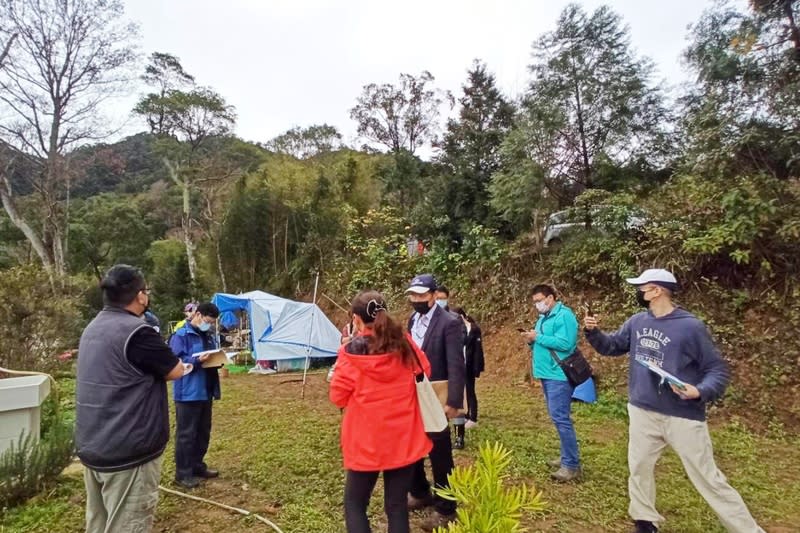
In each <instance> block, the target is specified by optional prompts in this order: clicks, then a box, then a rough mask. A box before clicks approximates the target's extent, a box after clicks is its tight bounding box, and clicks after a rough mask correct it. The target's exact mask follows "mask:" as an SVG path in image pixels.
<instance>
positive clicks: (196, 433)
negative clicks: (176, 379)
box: [175, 400, 212, 479]
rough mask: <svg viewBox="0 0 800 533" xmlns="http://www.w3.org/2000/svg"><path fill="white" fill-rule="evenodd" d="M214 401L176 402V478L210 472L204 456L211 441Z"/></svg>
mask: <svg viewBox="0 0 800 533" xmlns="http://www.w3.org/2000/svg"><path fill="white" fill-rule="evenodd" d="M211 403H212V400H203V401H196V402H175V478H176V479H186V478H190V477H192V476H195V475H199V474H202V473H203V472H205V471H206V468H207V467H206V464H205V463H204V462H203V458H204V457H205V456H206V452H207V451H208V443H209V441H210V440H211Z"/></svg>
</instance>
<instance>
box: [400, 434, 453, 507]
mask: <svg viewBox="0 0 800 533" xmlns="http://www.w3.org/2000/svg"><path fill="white" fill-rule="evenodd" d="M428 437H430V438H431V440H432V441H433V449H432V450H431V453H430V455H429V456H428V457H429V458H430V460H431V470H433V483H434V485H435V486H436V487H439V488H447V487H449V484H448V483H447V476H448V475H449V474H450V472H452V471H453V466H454V464H453V444H452V443H451V442H450V426H447V429H445V430H444V431H441V432H439V433H428ZM410 492H411V495H412V496H414V497H415V498H427V497H428V495H429V494H430V493H431V484H430V482H428V478H427V477H426V476H425V459H420V460H419V461H417V462H416V463H414V476H413V478H412V480H411V490H410ZM433 498H434V503H433V507H434V509H436V511H438V512H439V513H441V514H444V515H450V514H453V513H455V512H456V502H453V501H450V500H445V499H444V498H442V497H441V496H439V495H436V494H434V496H433Z"/></svg>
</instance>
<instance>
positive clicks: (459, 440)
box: [453, 437, 464, 450]
mask: <svg viewBox="0 0 800 533" xmlns="http://www.w3.org/2000/svg"><path fill="white" fill-rule="evenodd" d="M453 449H454V450H463V449H464V437H456V441H455V442H454V443H453Z"/></svg>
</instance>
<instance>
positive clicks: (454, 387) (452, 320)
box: [406, 274, 466, 531]
mask: <svg viewBox="0 0 800 533" xmlns="http://www.w3.org/2000/svg"><path fill="white" fill-rule="evenodd" d="M437 287H438V285H437V283H436V280H435V279H434V277H433V276H432V275H430V274H421V275H419V276H417V277H415V278H414V279H413V280H411V284H410V285H409V287H408V289H407V290H406V294H408V299H409V303H410V304H411V306H412V307H413V308H414V314H413V315H412V316H411V319H410V320H409V323H408V329H409V332H410V333H411V337H412V338H413V339H414V342H416V343H417V345H418V346H419V347H420V348H422V351H423V352H425V355H427V356H428V360H429V361H430V363H431V381H443V380H447V402H446V405H445V407H444V411H445V414H446V415H447V418H454V417H456V416H458V413H459V410H460V409H462V408H463V406H464V380H465V365H464V332H465V331H466V329H465V327H464V324H463V322H462V321H461V319H460V318H458V317H456V316H455V315H454V314H453V313H450V312H448V311H445V310H444V308H442V307H440V306H438V305H436V304H435V303H434V302H435V300H436V298H435V296H434V292H435V291H436V289H437ZM428 436H429V437H430V438H431V440H432V441H433V449H432V450H431V453H430V461H431V470H432V471H433V482H434V484H435V485H436V486H437V487H448V486H449V485H448V482H447V476H448V475H449V474H450V472H451V471H452V470H453V466H454V465H453V447H452V443H451V441H450V427H449V426H448V427H447V429H445V430H444V431H442V432H440V433H429V434H428ZM429 505H433V508H434V510H433V512H432V513H431V514H430V516H428V517H427V519H426V520H425V522H424V523H423V527H424V528H425V529H427V530H429V531H432V530H434V529H435V528H436V527H440V526H441V527H447V524H448V523H449V522H452V521H453V520H455V518H456V504H455V502H453V501H450V500H446V499H444V498H442V497H441V496H438V495H437V496H433V495H432V494H431V485H430V482H429V481H428V479H427V477H426V476H425V460H424V459H422V460H420V461H419V462H418V463H417V465H416V467H415V470H414V477H413V480H412V484H411V490H410V494H409V498H408V507H409V510H415V509H422V508H423V507H427V506H429Z"/></svg>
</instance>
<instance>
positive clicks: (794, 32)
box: [783, 0, 800, 61]
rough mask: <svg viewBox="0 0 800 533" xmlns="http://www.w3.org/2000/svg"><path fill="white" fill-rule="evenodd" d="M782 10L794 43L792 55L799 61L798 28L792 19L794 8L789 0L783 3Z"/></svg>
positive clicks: (799, 36)
mask: <svg viewBox="0 0 800 533" xmlns="http://www.w3.org/2000/svg"><path fill="white" fill-rule="evenodd" d="M783 10H784V13H786V18H787V19H788V21H789V32H790V33H791V36H792V37H791V39H792V43H794V57H795V59H796V60H798V61H800V29H798V27H797V22H796V21H795V20H794V10H793V8H792V2H791V1H788V0H787V1H785V2H784V3H783Z"/></svg>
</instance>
